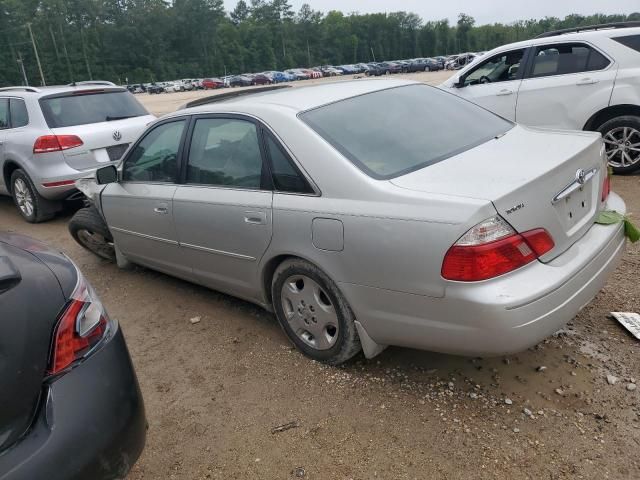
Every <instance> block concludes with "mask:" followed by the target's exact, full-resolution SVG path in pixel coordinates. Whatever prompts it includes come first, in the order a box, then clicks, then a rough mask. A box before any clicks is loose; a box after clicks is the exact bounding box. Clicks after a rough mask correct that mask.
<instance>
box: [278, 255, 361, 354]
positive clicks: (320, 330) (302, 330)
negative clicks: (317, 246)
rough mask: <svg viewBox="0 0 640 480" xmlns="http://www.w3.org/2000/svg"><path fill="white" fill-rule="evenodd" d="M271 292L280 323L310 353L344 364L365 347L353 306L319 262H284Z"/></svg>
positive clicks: (303, 349) (287, 333)
mask: <svg viewBox="0 0 640 480" xmlns="http://www.w3.org/2000/svg"><path fill="white" fill-rule="evenodd" d="M271 295H272V298H273V307H274V311H275V314H276V318H277V319H278V323H280V326H281V327H282V329H283V330H284V332H285V334H286V335H287V336H288V337H289V339H290V340H291V342H292V343H293V344H294V345H295V346H296V347H297V348H298V350H300V351H301V352H302V353H303V354H305V355H306V356H307V357H309V358H312V359H313V360H317V361H319V362H323V363H327V364H329V365H340V364H342V363H344V362H346V361H347V360H349V359H351V358H353V357H354V356H355V355H357V354H358V353H359V352H360V351H361V350H362V347H361V345H360V339H359V337H358V333H357V331H356V326H355V323H354V322H355V316H354V314H353V312H352V311H351V308H350V307H349V305H348V304H347V301H346V299H345V298H344V297H343V295H342V293H340V290H339V289H338V287H337V286H336V285H335V283H333V281H332V280H331V279H330V278H329V277H328V276H327V275H326V274H325V273H324V272H323V271H322V270H320V269H319V268H318V267H316V266H315V265H313V264H311V263H309V262H307V261H305V260H300V259H291V260H285V261H284V262H282V263H281V264H280V265H279V266H278V268H277V269H276V271H275V273H274V275H273V280H272V284H271ZM314 332H315V335H314Z"/></svg>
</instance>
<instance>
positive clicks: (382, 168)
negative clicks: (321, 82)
mask: <svg viewBox="0 0 640 480" xmlns="http://www.w3.org/2000/svg"><path fill="white" fill-rule="evenodd" d="M300 118H301V119H302V120H303V121H304V122H305V123H307V124H308V125H309V126H310V127H311V128H312V129H313V130H315V131H316V132H317V133H318V134H319V135H320V136H321V137H322V138H324V139H325V140H326V141H327V142H329V143H330V144H331V145H332V146H333V147H334V148H335V149H336V150H338V151H339V152H340V153H341V154H342V155H344V156H345V157H346V158H347V159H348V160H350V161H351V162H352V163H353V164H355V165H356V166H357V167H358V168H360V169H361V170H362V171H363V172H365V173H366V174H367V175H369V176H371V177H373V178H376V179H390V178H394V177H398V176H400V175H404V174H406V173H409V172H412V171H414V170H418V169H420V168H425V167H428V166H429V165H432V164H434V163H437V162H441V161H444V160H446V159H447V158H449V157H452V156H454V155H457V154H459V153H462V152H464V151H465V150H469V149H470V148H473V147H475V146H477V145H480V144H481V143H484V142H487V141H489V140H491V139H493V138H495V137H496V136H498V135H502V134H503V133H505V132H507V131H508V130H510V129H511V128H512V127H513V123H511V122H509V121H508V120H505V119H504V118H502V117H499V116H498V115H495V114H493V113H491V112H489V111H487V110H484V109H483V108H481V107H478V106H477V105H474V104H473V103H471V102H468V101H467V100H464V99H462V98H460V97H458V96H456V95H452V94H451V93H447V92H444V91H442V90H440V89H438V88H434V87H429V86H427V85H408V86H403V87H396V88H389V89H386V90H379V91H376V92H372V93H368V94H365V95H360V96H357V97H351V98H347V99H346V100H341V101H339V102H335V103H332V104H329V105H325V106H322V107H318V108H315V109H313V110H309V111H307V112H305V113H302V114H301V115H300ZM460 132H464V135H461V134H460ZM338 174H339V172H336V175H338Z"/></svg>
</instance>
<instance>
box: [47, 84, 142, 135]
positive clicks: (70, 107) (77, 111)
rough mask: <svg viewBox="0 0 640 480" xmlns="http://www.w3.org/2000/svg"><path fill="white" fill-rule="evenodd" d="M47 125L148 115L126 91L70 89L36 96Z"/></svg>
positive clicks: (76, 123)
mask: <svg viewBox="0 0 640 480" xmlns="http://www.w3.org/2000/svg"><path fill="white" fill-rule="evenodd" d="M40 105H41V107H42V113H44V118H45V119H46V121H47V125H49V128H61V127H73V126H75V125H87V124H91V123H100V122H107V121H110V120H120V119H124V118H130V117H139V116H141V115H148V113H147V111H146V110H145V109H144V107H143V106H142V105H140V103H138V101H137V100H136V99H135V98H134V97H133V95H132V94H130V93H129V92H127V91H121V90H116V91H90V92H83V91H74V92H70V93H68V94H64V95H55V96H51V97H44V98H42V99H40Z"/></svg>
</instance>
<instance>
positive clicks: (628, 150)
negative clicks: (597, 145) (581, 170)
mask: <svg viewBox="0 0 640 480" xmlns="http://www.w3.org/2000/svg"><path fill="white" fill-rule="evenodd" d="M598 131H599V132H600V133H601V134H602V138H603V140H604V145H605V149H606V155H607V161H608V162H609V165H610V166H611V168H612V169H613V171H614V172H615V173H630V172H633V171H635V170H638V169H640V117H636V116H632V115H625V116H622V117H616V118H613V119H611V120H609V121H607V122H605V123H603V124H602V125H600V127H599V128H598Z"/></svg>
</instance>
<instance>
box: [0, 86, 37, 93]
mask: <svg viewBox="0 0 640 480" xmlns="http://www.w3.org/2000/svg"><path fill="white" fill-rule="evenodd" d="M11 90H18V91H23V92H32V93H39V92H41V91H42V90H40V89H39V88H36V87H29V86H23V87H2V88H0V91H2V92H9V91H11Z"/></svg>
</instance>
